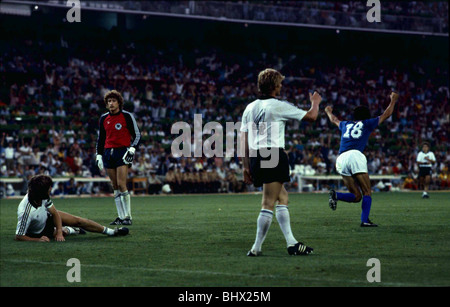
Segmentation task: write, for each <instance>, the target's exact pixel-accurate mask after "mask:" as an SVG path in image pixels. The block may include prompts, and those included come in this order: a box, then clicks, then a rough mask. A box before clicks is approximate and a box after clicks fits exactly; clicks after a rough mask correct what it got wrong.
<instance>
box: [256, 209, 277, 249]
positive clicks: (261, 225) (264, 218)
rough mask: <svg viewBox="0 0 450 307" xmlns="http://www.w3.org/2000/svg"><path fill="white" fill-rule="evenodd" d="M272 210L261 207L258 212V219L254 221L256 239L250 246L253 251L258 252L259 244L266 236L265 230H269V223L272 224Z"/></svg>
mask: <svg viewBox="0 0 450 307" xmlns="http://www.w3.org/2000/svg"><path fill="white" fill-rule="evenodd" d="M272 218H273V211H272V210H267V209H262V210H261V212H260V213H259V216H258V220H257V221H256V239H255V243H254V244H253V246H252V251H253V252H260V251H261V245H262V244H263V242H264V239H265V238H266V235H267V232H268V231H269V228H270V224H272Z"/></svg>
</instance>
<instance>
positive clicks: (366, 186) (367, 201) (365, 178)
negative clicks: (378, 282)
mask: <svg viewBox="0 0 450 307" xmlns="http://www.w3.org/2000/svg"><path fill="white" fill-rule="evenodd" d="M390 98H391V102H390V103H389V106H388V107H387V108H386V110H385V111H384V113H383V114H382V115H380V116H378V117H375V118H370V111H369V109H368V108H367V107H364V106H359V107H356V108H355V110H354V112H353V117H354V118H353V121H340V120H339V119H338V118H337V117H336V116H334V115H333V113H332V112H333V109H332V108H331V107H330V106H327V107H326V108H325V112H326V113H327V115H328V118H329V119H330V121H331V122H332V123H333V124H335V125H336V126H338V127H339V130H340V131H341V145H340V148H339V156H338V158H337V159H336V170H337V171H338V173H339V174H341V175H342V178H343V180H344V184H345V186H346V187H347V188H348V191H349V192H350V193H339V192H336V191H334V190H330V198H329V205H330V208H331V209H333V210H336V206H337V202H338V200H342V201H345V202H350V203H358V202H360V201H361V198H362V213H361V225H360V226H361V227H376V226H378V225H377V224H374V223H372V222H371V221H370V220H369V213H370V208H371V205H372V189H371V186H370V178H369V174H368V170H367V159H366V156H365V155H364V154H363V151H364V149H365V148H366V145H367V142H368V140H369V136H370V134H371V133H372V131H373V130H375V129H376V128H377V127H378V126H379V125H380V124H381V123H382V122H384V121H385V120H386V119H388V118H389V117H390V116H391V115H392V112H393V111H394V107H395V103H396V102H397V100H398V94H397V93H395V92H392V93H391V95H390ZM358 185H359V187H361V190H362V195H361V191H360V188H359V187H358Z"/></svg>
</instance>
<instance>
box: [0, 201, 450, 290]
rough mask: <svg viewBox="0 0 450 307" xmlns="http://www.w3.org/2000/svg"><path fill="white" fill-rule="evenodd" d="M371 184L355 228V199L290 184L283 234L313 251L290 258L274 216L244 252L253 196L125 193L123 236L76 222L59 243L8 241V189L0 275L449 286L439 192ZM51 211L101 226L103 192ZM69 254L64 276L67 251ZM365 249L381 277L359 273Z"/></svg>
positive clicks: (132, 281)
mask: <svg viewBox="0 0 450 307" xmlns="http://www.w3.org/2000/svg"><path fill="white" fill-rule="evenodd" d="M430 195H431V198H430V199H422V198H421V194H419V193H400V192H397V193H376V194H374V195H373V203H372V212H371V219H372V220H373V221H374V222H375V223H378V224H379V225H380V226H379V227H378V228H360V227H359V223H360V222H359V218H360V204H347V203H343V202H339V203H338V208H337V210H336V211H332V210H331V209H330V208H329V207H328V195H327V194H313V193H311V194H310V193H305V194H291V195H290V213H291V224H292V229H293V232H294V235H295V237H296V238H297V239H298V240H300V241H303V242H304V243H306V244H308V245H309V246H312V247H313V248H314V254H312V255H309V256H300V257H293V256H289V255H288V254H287V251H286V246H285V240H284V237H283V235H282V233H281V230H280V228H279V226H278V224H277V221H276V219H275V218H274V220H273V223H272V225H271V228H270V230H269V233H268V235H267V238H266V240H265V242H264V244H263V256H262V257H247V256H246V253H247V251H248V250H249V248H250V247H251V245H252V244H253V241H254V238H255V231H256V219H257V216H258V214H259V210H260V202H261V195H260V194H259V195H254V194H241V195H183V196H176V195H175V196H153V197H152V196H148V197H132V213H133V225H132V226H130V227H129V228H130V235H129V236H126V237H106V236H103V235H99V234H93V233H88V234H86V235H84V236H81V235H80V236H70V237H67V238H66V242H61V243H59V242H55V241H53V242H51V243H35V242H16V241H14V240H13V238H14V232H15V228H16V224H17V216H16V210H17V206H18V204H19V202H20V200H4V199H3V200H1V205H0V209H1V211H0V213H1V223H0V235H1V239H0V240H1V241H0V242H1V245H0V246H1V259H0V264H1V267H0V268H1V272H0V276H1V286H2V287H5V286H82V287H87V286H100V287H103V286H154V287H167V286H169V287H204V286H206V287H235V286H238V287H247V286H252V287H274V286H275V287H278V286H283V287H297V286H325V287H327V286H332V287H335V286H340V287H341V286H358V287H360V286H385V287H397V286H398V287H410V286H411V287H414V286H432V287H434V286H450V261H449V260H450V232H449V225H450V223H449V222H450V197H449V196H450V194H449V193H431V194H430ZM54 204H55V206H56V208H57V209H58V210H61V211H66V212H69V213H72V214H74V215H79V216H82V217H86V218H90V219H92V220H95V221H97V222H99V223H100V224H102V225H107V224H108V223H109V222H110V221H112V220H113V219H114V218H115V217H116V209H115V205H114V201H113V198H112V197H111V198H70V199H69V198H66V199H60V198H54ZM70 258H77V259H79V261H80V263H81V282H79V283H77V282H75V283H69V282H68V281H67V279H66V274H67V272H68V270H69V269H70V268H71V267H68V266H66V264H67V260H68V259H70ZM370 258H377V259H379V261H380V272H381V282H379V283H376V282H374V283H369V282H368V281H367V278H366V275H367V272H368V271H369V270H370V269H371V267H369V266H367V261H368V260H369V259H370Z"/></svg>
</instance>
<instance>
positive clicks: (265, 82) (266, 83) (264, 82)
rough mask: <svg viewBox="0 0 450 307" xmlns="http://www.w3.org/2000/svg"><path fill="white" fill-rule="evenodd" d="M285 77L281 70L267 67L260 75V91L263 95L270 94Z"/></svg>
mask: <svg viewBox="0 0 450 307" xmlns="http://www.w3.org/2000/svg"><path fill="white" fill-rule="evenodd" d="M284 78H285V77H284V76H283V75H282V74H281V73H280V72H279V71H277V70H275V69H272V68H266V69H264V70H263V71H261V72H260V73H259V75H258V91H259V92H260V94H261V95H270V94H271V93H272V92H273V91H274V90H275V89H276V88H277V86H278V85H280V84H281V82H282V81H283V80H284Z"/></svg>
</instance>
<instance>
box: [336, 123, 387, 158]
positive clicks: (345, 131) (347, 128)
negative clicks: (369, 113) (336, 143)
mask: <svg viewBox="0 0 450 307" xmlns="http://www.w3.org/2000/svg"><path fill="white" fill-rule="evenodd" d="M378 122H379V118H378V117H375V118H371V119H365V120H360V121H345V120H344V121H341V122H340V123H339V130H341V145H340V147H339V154H341V153H343V152H345V151H347V150H352V149H356V150H359V151H360V152H363V151H364V148H366V145H367V141H368V140H369V136H370V134H371V133H372V131H373V130H375V128H376V127H378Z"/></svg>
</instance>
